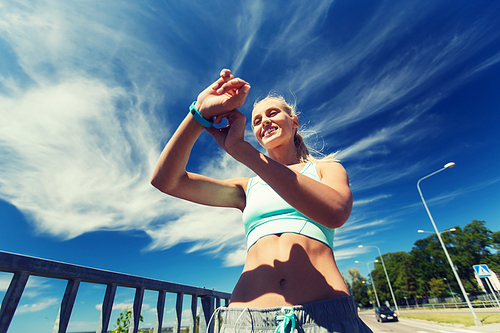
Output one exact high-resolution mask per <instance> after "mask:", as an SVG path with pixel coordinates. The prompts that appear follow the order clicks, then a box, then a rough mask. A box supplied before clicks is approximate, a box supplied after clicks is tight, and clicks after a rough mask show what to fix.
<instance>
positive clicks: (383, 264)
mask: <svg viewBox="0 0 500 333" xmlns="http://www.w3.org/2000/svg"><path fill="white" fill-rule="evenodd" d="M358 247H359V248H361V247H363V245H358ZM366 247H374V248H376V249H377V250H378V254H379V255H380V259H381V260H382V267H384V272H385V277H386V278H387V284H389V290H390V291H391V295H392V300H393V301H394V306H395V307H396V313H397V314H398V315H399V308H398V303H397V302H396V297H394V292H393V291H392V285H391V281H390V280H389V275H388V274H387V269H385V263H384V258H383V257H382V253H381V252H380V249H379V248H378V247H377V246H375V245H367V246H366Z"/></svg>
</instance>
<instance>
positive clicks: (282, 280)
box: [280, 279, 286, 288]
mask: <svg viewBox="0 0 500 333" xmlns="http://www.w3.org/2000/svg"><path fill="white" fill-rule="evenodd" d="M285 284H286V280H285V279H281V280H280V287H281V288H285Z"/></svg>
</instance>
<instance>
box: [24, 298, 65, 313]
mask: <svg viewBox="0 0 500 333" xmlns="http://www.w3.org/2000/svg"><path fill="white" fill-rule="evenodd" d="M56 305H59V299H57V298H42V299H40V300H39V301H38V302H37V303H31V304H21V305H19V306H18V307H17V309H16V313H17V314H23V313H31V312H38V311H42V310H44V309H46V308H48V307H51V306H56Z"/></svg>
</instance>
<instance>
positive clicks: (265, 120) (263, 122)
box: [262, 117, 271, 125]
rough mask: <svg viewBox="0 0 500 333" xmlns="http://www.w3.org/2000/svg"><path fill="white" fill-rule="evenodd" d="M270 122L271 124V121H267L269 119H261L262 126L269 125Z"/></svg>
mask: <svg viewBox="0 0 500 333" xmlns="http://www.w3.org/2000/svg"><path fill="white" fill-rule="evenodd" d="M270 122H271V120H269V118H267V117H262V125H265V124H269V123H270Z"/></svg>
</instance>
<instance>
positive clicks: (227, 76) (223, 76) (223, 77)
mask: <svg viewBox="0 0 500 333" xmlns="http://www.w3.org/2000/svg"><path fill="white" fill-rule="evenodd" d="M232 79H234V75H233V74H232V73H231V71H230V70H229V69H223V70H222V71H221V73H220V78H219V79H217V81H215V82H214V83H213V85H212V89H213V90H218V89H219V88H220V87H221V86H222V85H223V84H224V83H225V82H227V81H229V80H232Z"/></svg>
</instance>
